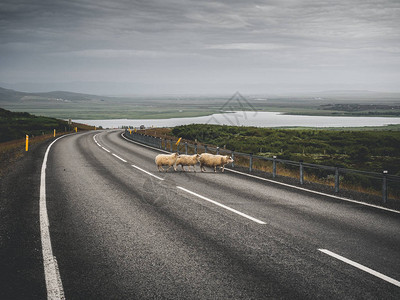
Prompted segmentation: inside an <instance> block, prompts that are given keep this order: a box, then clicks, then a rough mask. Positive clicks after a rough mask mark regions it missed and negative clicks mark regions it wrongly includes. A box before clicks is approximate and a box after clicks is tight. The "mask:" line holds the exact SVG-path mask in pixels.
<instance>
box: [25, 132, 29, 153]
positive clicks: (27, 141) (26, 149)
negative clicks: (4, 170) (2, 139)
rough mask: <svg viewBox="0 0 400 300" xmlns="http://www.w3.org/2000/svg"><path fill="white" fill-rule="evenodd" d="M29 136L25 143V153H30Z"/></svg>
mask: <svg viewBox="0 0 400 300" xmlns="http://www.w3.org/2000/svg"><path fill="white" fill-rule="evenodd" d="M28 145H29V135H26V141H25V151H28V148H29V146H28Z"/></svg>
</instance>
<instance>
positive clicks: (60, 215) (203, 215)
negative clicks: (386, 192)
mask: <svg viewBox="0 0 400 300" xmlns="http://www.w3.org/2000/svg"><path fill="white" fill-rule="evenodd" d="M121 133H122V132H121V131H120V130H115V131H101V132H89V133H83V134H76V135H70V136H66V137H64V138H62V139H60V140H58V141H57V142H55V143H54V144H53V146H52V148H51V149H50V151H49V154H48V160H47V169H46V203H47V212H48V220H49V228H50V237H51V246H52V251H53V255H54V256H55V257H56V261H57V262H58V269H59V276H60V278H59V280H60V281H61V282H59V283H60V285H61V286H62V288H63V291H64V294H65V298H66V299H229V298H230V299H267V298H273V299H276V298H279V299H316V298H323V299H378V298H379V299H400V282H399V280H400V214H398V213H395V212H392V211H387V210H382V209H378V208H373V207H368V206H364V205H360V204H356V203H351V202H345V201H340V200H337V199H333V198H330V197H325V196H321V195H317V194H313V193H308V192H304V191H299V190H297V189H294V188H290V187H282V186H280V185H277V184H274V183H270V182H266V181H263V180H258V179H255V178H251V177H248V176H246V175H242V174H238V173H235V172H232V171H229V170H226V171H225V172H224V173H221V172H217V173H214V172H213V171H212V170H211V169H207V172H205V173H201V172H199V166H197V172H196V173H194V172H190V173H189V172H181V171H178V172H174V171H173V170H170V171H169V172H167V173H164V172H158V171H157V168H156V165H155V163H154V158H155V156H156V155H157V154H159V153H161V152H160V151H158V150H154V149H151V148H149V147H144V146H141V145H138V144H136V143H133V142H129V141H127V140H125V139H123V138H122V137H121ZM178 170H180V169H178ZM33 200H35V201H39V200H37V198H34V199H33ZM35 217H36V215H35ZM37 217H38V216H37ZM36 222H39V221H38V220H36ZM36 227H37V225H35V228H36ZM36 234H37V230H34V232H33V233H32V235H36ZM38 239H40V237H38ZM35 243H36V244H35ZM37 243H38V242H37V239H35V242H34V243H32V244H35V245H36V246H35V247H36V248H40V247H38V245H37ZM24 247H28V244H27V243H25V244H24ZM32 247H33V246H32ZM36 248H35V249H36ZM30 251H32V250H30ZM35 253H36V258H35V261H37V260H38V259H37V256H38V255H39V254H37V251H36V252H35ZM31 264H33V263H31ZM42 267H43V266H42ZM32 269H33V270H34V271H31V272H35V273H36V272H38V273H40V268H39V267H38V266H37V265H36V264H35V266H34V267H32ZM41 272H43V270H42V271H41ZM31 277H32V278H36V279H35V280H36V281H38V282H39V283H37V284H35V285H33V284H32V283H31V284H30V286H31V288H35V287H36V289H40V290H43V289H44V290H43V295H46V289H45V283H43V282H44V275H43V274H38V275H37V276H36V277H35V276H33V275H31ZM21 283H23V281H21ZM14 285H15V284H14ZM40 293H41V292H40V291H36V294H35V295H40Z"/></svg>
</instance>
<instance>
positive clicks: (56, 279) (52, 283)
mask: <svg viewBox="0 0 400 300" xmlns="http://www.w3.org/2000/svg"><path fill="white" fill-rule="evenodd" d="M65 136H66V135H63V136H60V137H59V138H57V139H55V140H54V141H53V142H52V143H51V144H50V145H49V146H48V147H47V150H46V153H45V154H44V158H43V164H42V170H41V174H40V200H39V215H40V237H41V241H42V254H43V266H44V275H45V279H46V289H47V299H64V290H63V286H62V281H61V277H60V273H59V270H58V265H57V261H56V259H55V257H54V256H53V249H52V247H51V239H50V229H49V217H48V214H47V205H46V167H47V157H48V155H49V151H50V148H51V146H52V145H53V144H54V143H55V142H56V141H58V140H59V139H61V138H63V137H65Z"/></svg>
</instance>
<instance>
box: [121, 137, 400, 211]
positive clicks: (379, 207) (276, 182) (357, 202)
mask: <svg viewBox="0 0 400 300" xmlns="http://www.w3.org/2000/svg"><path fill="white" fill-rule="evenodd" d="M121 136H122V137H123V138H124V139H125V140H127V141H128V142H132V143H135V144H137V145H140V146H143V147H146V148H150V149H153V150H157V151H161V152H164V153H171V152H169V151H165V150H162V149H158V148H154V147H151V146H147V145H144V144H142V143H138V142H135V141H132V140H129V139H127V138H126V137H124V133H121ZM225 170H227V171H229V172H233V173H237V174H240V175H244V176H248V177H252V178H256V179H259V180H263V181H267V182H271V183H275V184H279V185H282V186H286V187H290V188H294V189H298V190H301V191H306V192H309V193H313V194H317V195H321V196H325V197H330V198H333V199H337V200H342V201H347V202H351V203H356V204H359V205H364V206H369V207H373V208H377V209H381V210H385V211H390V212H393V213H396V214H400V211H398V210H394V209H390V208H386V207H382V206H378V205H374V204H369V203H365V202H361V201H357V200H351V199H348V198H344V197H339V196H335V195H330V194H326V193H322V192H317V191H313V190H309V189H305V188H302V187H298V186H295V185H290V184H287V183H283V182H279V181H275V180H271V179H267V178H263V177H259V176H255V175H252V174H247V173H243V172H240V171H236V170H232V169H229V168H225Z"/></svg>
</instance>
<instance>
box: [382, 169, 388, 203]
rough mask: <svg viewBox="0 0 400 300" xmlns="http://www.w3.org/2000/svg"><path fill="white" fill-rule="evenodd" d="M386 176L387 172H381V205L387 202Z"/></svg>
mask: <svg viewBox="0 0 400 300" xmlns="http://www.w3.org/2000/svg"><path fill="white" fill-rule="evenodd" d="M387 174H388V171H387V170H385V171H383V184H382V196H383V197H382V203H383V204H385V203H386V202H387V196H388V190H387Z"/></svg>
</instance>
